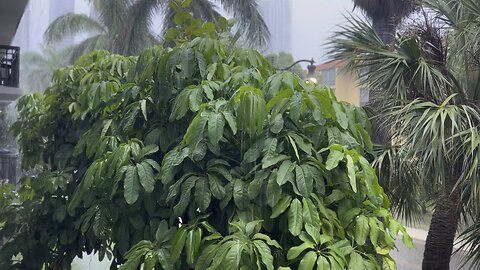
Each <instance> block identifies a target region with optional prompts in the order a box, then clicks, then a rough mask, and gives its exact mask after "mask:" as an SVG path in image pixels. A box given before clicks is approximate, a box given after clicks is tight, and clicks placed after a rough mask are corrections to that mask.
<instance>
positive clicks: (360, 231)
mask: <svg viewBox="0 0 480 270" xmlns="http://www.w3.org/2000/svg"><path fill="white" fill-rule="evenodd" d="M369 231H370V226H369V225H368V218H367V217H366V216H364V215H360V216H358V217H357V221H356V222H355V242H356V243H357V244H359V245H361V246H362V245H365V242H366V240H367V236H368V233H369Z"/></svg>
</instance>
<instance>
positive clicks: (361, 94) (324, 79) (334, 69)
mask: <svg viewBox="0 0 480 270" xmlns="http://www.w3.org/2000/svg"><path fill="white" fill-rule="evenodd" d="M344 66H345V63H344V62H343V61H338V60H335V61H329V62H326V63H322V64H320V65H317V69H316V70H317V72H319V73H320V77H321V81H319V82H318V83H319V84H322V85H325V86H328V87H330V88H332V89H333V90H334V91H335V96H336V97H337V100H339V101H346V102H349V103H352V104H355V105H361V106H363V105H366V104H367V103H368V90H367V89H365V88H363V87H360V85H359V83H358V76H357V74H355V73H353V72H349V71H345V70H344V69H343V67H344Z"/></svg>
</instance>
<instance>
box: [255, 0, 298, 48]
mask: <svg viewBox="0 0 480 270" xmlns="http://www.w3.org/2000/svg"><path fill="white" fill-rule="evenodd" d="M258 5H259V8H260V12H261V13H262V16H263V19H264V20H265V22H266V24H267V26H268V29H269V30H270V34H271V39H270V46H269V47H268V48H267V49H266V53H279V52H288V53H291V52H292V0H260V1H258Z"/></svg>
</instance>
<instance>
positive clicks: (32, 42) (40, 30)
mask: <svg viewBox="0 0 480 270" xmlns="http://www.w3.org/2000/svg"><path fill="white" fill-rule="evenodd" d="M88 11H89V7H88V3H87V1H84V0H32V1H29V3H28V5H27V7H26V9H25V12H24V14H23V17H22V20H21V22H20V24H19V26H18V29H17V34H16V35H15V38H14V40H13V42H12V44H13V45H15V46H19V47H21V48H22V51H24V52H27V51H35V52H40V51H41V49H42V44H43V34H44V32H45V30H46V29H47V27H48V26H49V25H50V23H51V22H53V21H54V20H55V19H56V18H58V17H59V16H62V15H64V14H66V13H69V12H75V13H88ZM74 41H75V40H74V38H67V39H65V40H64V41H63V42H62V43H60V44H59V46H60V47H65V46H69V45H72V44H73V43H74Z"/></svg>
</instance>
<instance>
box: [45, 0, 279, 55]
mask: <svg viewBox="0 0 480 270" xmlns="http://www.w3.org/2000/svg"><path fill="white" fill-rule="evenodd" d="M91 2H92V7H93V9H94V10H95V12H96V14H97V17H98V18H95V17H89V16H87V15H84V14H74V13H67V14H65V15H62V16H60V17H58V18H57V19H55V20H54V21H53V22H52V23H51V24H50V26H49V27H48V28H47V30H46V31H45V41H46V42H47V44H55V43H57V42H59V41H62V40H63V39H64V38H66V37H70V36H75V35H77V34H80V33H87V34H89V35H90V37H89V38H87V39H85V40H83V41H82V42H80V43H79V44H77V45H75V46H74V48H73V50H72V52H71V59H70V60H71V61H72V62H73V61H74V60H76V59H78V57H80V56H81V55H83V54H85V53H88V52H90V51H92V50H95V49H106V50H109V51H110V52H112V53H117V54H122V55H138V54H139V53H140V52H141V51H142V50H143V49H144V48H147V47H151V46H153V45H155V44H158V43H160V39H159V38H158V37H156V36H155V34H154V31H152V20H153V18H154V17H155V16H156V15H158V14H160V13H159V11H160V10H162V11H163V13H164V14H165V16H164V22H163V25H164V29H165V30H164V31H163V33H165V32H166V30H167V29H170V28H171V27H173V26H175V22H174V20H175V18H174V14H175V12H176V11H178V8H179V5H183V7H184V8H186V9H187V10H189V11H190V12H191V13H192V14H193V16H194V17H196V18H200V19H202V20H204V21H215V22H216V21H217V19H218V18H219V14H218V12H217V10H216V7H215V4H214V3H213V1H210V0H195V1H191V0H190V1H180V0H136V1H132V0H101V1H100V0H91ZM220 4H221V6H222V7H223V8H224V9H225V10H226V11H227V12H229V13H232V15H233V16H234V17H235V18H237V20H238V28H239V29H242V32H244V33H245V34H244V36H245V37H246V39H247V41H248V42H249V43H250V44H252V45H256V46H263V45H265V44H266V43H267V42H268V40H269V36H270V34H269V31H268V28H267V26H266V24H265V22H264V21H263V18H262V16H261V14H260V13H259V11H258V7H257V4H256V1H254V0H248V1H244V0H242V1H238V0H222V1H220Z"/></svg>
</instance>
